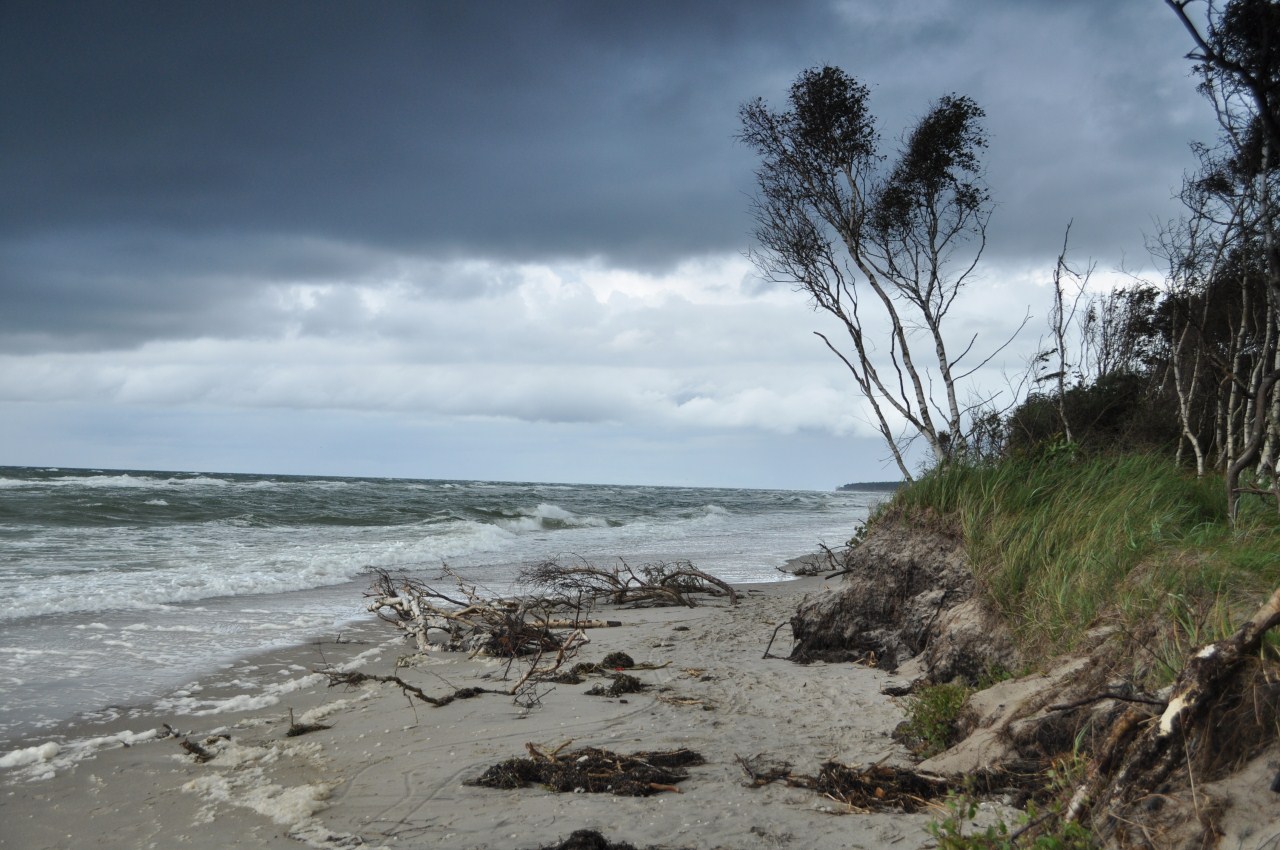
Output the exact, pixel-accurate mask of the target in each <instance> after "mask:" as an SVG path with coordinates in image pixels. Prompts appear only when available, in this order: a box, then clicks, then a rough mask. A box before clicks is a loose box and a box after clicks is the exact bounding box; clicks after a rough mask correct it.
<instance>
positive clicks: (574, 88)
mask: <svg viewBox="0 0 1280 850" xmlns="http://www.w3.org/2000/svg"><path fill="white" fill-rule="evenodd" d="M1184 41H1185V33H1182V32H1181V31H1180V29H1179V28H1178V26H1177V24H1176V22H1175V21H1174V20H1173V18H1172V15H1170V14H1168V12H1167V10H1165V9H1164V8H1163V7H1162V6H1161V4H1159V3H1155V2H1148V3H1123V4H1117V3H1113V2H1110V0H1108V2H1094V3H1072V4H1063V3H1049V2H1024V0H1019V2H1013V0H990V1H989V2H985V3H945V2H937V3H919V4H917V3H912V4H890V3H881V2H847V3H838V2H834V3H820V2H807V3H786V4H782V3H774V2H760V3H748V2H737V0H734V2H730V1H729V0H725V1H724V2H695V3H688V2H674V0H673V2H645V3H634V2H627V3H621V2H619V3H605V2H598V0H581V2H558V3H553V2H538V3H525V2H511V3H488V2H485V3H482V2H466V3H453V2H431V3H408V2H404V3H394V2H383V3H377V4H355V3H325V2H305V3H303V2H271V3H259V2H241V3H169V2H158V3H127V2H116V3H48V2H42V1H41V2H13V0H10V2H6V3H5V4H4V5H3V6H2V7H0V79H2V80H3V85H2V86H0V124H2V125H3V128H4V129H3V131H2V132H0V199H2V202H0V227H2V228H3V237H0V262H2V263H3V266H2V267H0V299H2V300H3V304H4V306H5V309H4V310H0V335H4V334H8V335H9V340H10V343H9V344H10V347H12V346H14V345H17V346H19V347H25V346H30V345H38V346H40V347H46V346H48V347H57V346H58V345H59V344H60V343H59V342H58V339H59V338H65V341H64V342H63V343H61V344H63V345H69V346H72V347H74V346H94V345H108V346H118V345H126V344H128V343H129V342H131V341H140V340H146V339H153V338H157V337H183V336H193V335H200V334H207V333H222V334H231V335H236V334H252V333H261V332H266V331H268V330H269V329H270V327H271V325H270V319H271V317H270V316H269V315H268V316H264V315H263V314H262V313H261V312H260V311H258V312H255V311H254V310H253V309H249V308H250V307H252V306H253V305H254V304H255V303H258V301H257V300H256V299H259V297H260V295H261V289H262V287H264V286H270V285H275V284H279V283H288V282H291V281H303V282H315V281H340V280H360V279H362V278H368V277H369V276H370V275H373V274H375V273H377V272H378V270H380V269H382V268H383V267H384V265H385V264H386V263H387V262H390V260H389V259H388V258H389V257H391V256H393V255H395V254H402V255H416V256H419V257H424V258H428V259H436V260H439V259H444V258H448V257H467V258H471V257H479V258H485V259H491V260H503V259H507V260H517V261H525V260H536V259H551V258H565V257H577V258H583V257H599V258H602V260H603V261H604V262H606V263H609V264H614V265H621V266H629V267H632V268H663V267H668V266H670V265H671V264H672V263H675V262H677V261H679V260H680V259H682V258H684V257H687V256H693V255H700V254H712V253H734V252H738V251H741V250H743V249H745V248H746V247H747V245H748V239H747V232H748V230H749V223H748V220H747V215H746V206H747V198H746V195H747V193H749V192H750V190H751V184H752V179H751V169H752V164H753V163H752V159H751V157H750V154H749V152H748V151H746V150H745V149H744V148H743V147H742V146H741V145H738V144H736V143H735V142H734V140H733V136H734V134H735V133H736V131H737V117H736V116H737V109H738V107H739V105H740V104H741V103H742V102H743V101H745V100H747V99H749V98H751V97H754V96H756V95H762V96H764V97H766V98H767V99H768V100H769V101H770V102H772V103H774V104H776V105H781V103H782V99H783V97H784V96H785V92H786V87H787V85H788V84H789V83H790V81H791V80H792V79H793V78H794V76H795V74H796V73H797V72H798V71H799V70H800V69H802V68H804V67H808V66H812V65H815V64H820V63H825V62H830V63H833V64H839V65H841V66H842V67H844V68H846V69H847V70H849V71H850V72H851V73H854V74H855V75H857V76H859V77H861V78H863V79H865V80H866V81H867V82H868V83H870V84H872V87H873V97H874V100H873V107H874V109H875V111H876V112H877V114H878V115H879V116H880V117H881V119H882V127H883V130H884V133H885V136H886V140H887V141H889V142H890V143H891V142H892V140H893V138H894V137H896V135H897V134H898V133H899V132H900V130H901V128H902V127H903V126H904V125H905V124H906V123H907V122H909V121H910V119H911V118H912V117H913V116H916V115H919V114H920V113H922V112H923V111H924V109H925V108H926V107H927V104H928V101H929V100H930V99H931V98H934V97H937V96H939V95H941V94H945V93H948V92H951V91H959V92H961V93H968V94H973V95H974V96H976V97H977V98H978V99H979V101H980V102H982V103H983V104H984V106H986V108H987V110H988V114H989V124H990V127H991V131H992V147H991V150H990V155H989V162H990V179H991V183H992V188H993V192H994V194H995V196H996V198H997V200H998V201H999V202H1000V205H1001V206H1000V209H999V210H998V212H997V216H996V219H995V221H994V223H993V229H992V232H991V249H990V254H989V256H990V257H992V258H993V259H997V260H998V259H1000V258H1002V257H1004V258H1012V259H1017V260H1025V261H1033V260H1034V259H1036V258H1044V257H1047V256H1051V255H1050V254H1049V253H1048V252H1051V251H1053V250H1056V246H1057V245H1058V244H1060V239H1061V229H1062V227H1063V226H1064V225H1065V223H1066V221H1067V220H1068V219H1070V218H1074V219H1075V220H1076V229H1075V231H1074V233H1075V235H1076V239H1077V245H1078V246H1080V250H1082V251H1083V252H1085V253H1088V252H1091V251H1092V252H1095V253H1104V254H1105V253H1108V252H1110V253H1115V252H1116V251H1117V250H1126V249H1125V248H1123V245H1129V246H1132V247H1130V248H1128V249H1127V250H1134V248H1137V247H1140V245H1139V244H1135V243H1140V235H1141V231H1142V229H1143V228H1144V227H1148V226H1149V221H1150V217H1151V215H1152V214H1153V211H1152V205H1153V204H1155V205H1158V204H1160V203H1162V202H1164V201H1166V200H1167V197H1168V194H1169V191H1170V189H1171V186H1172V183H1173V182H1174V181H1176V178H1177V174H1178V173H1179V171H1180V169H1181V168H1182V167H1183V166H1182V165H1181V164H1179V163H1183V162H1185V157H1184V152H1185V147H1186V142H1187V141H1188V140H1189V139H1191V138H1203V137H1204V134H1203V132H1201V131H1202V130H1203V129H1204V127H1205V126H1207V125H1206V124H1203V123H1196V122H1195V121H1192V122H1191V123H1192V124H1194V126H1188V125H1187V119H1184V118H1180V117H1178V115H1177V114H1176V110H1177V109H1179V108H1188V107H1187V104H1189V103H1190V104H1191V106H1190V107H1189V108H1190V110H1192V111H1194V109H1195V108H1197V106H1198V105H1196V104H1195V101H1194V95H1191V94H1190V90H1191V82H1190V81H1189V80H1187V78H1186V64H1187V63H1186V62H1185V60H1183V59H1182V58H1181V54H1182V53H1183V52H1184V50H1185V47H1186V45H1185V44H1184ZM1184 130H1185V132H1184ZM1120 233H1124V234H1129V235H1127V236H1125V237H1124V238H1123V239H1120V238H1119V236H1118V234H1120ZM420 284H421V285H422V286H438V288H439V293H440V294H442V295H444V296H446V297H451V298H452V297H463V296H465V295H466V294H468V293H469V292H478V291H490V290H492V289H494V288H501V287H502V286H504V285H506V284H505V282H504V281H503V280H502V279H501V278H500V277H492V278H484V279H482V280H480V281H477V282H476V285H475V287H474V288H472V284H471V283H470V282H467V281H461V282H460V281H459V280H458V278H457V277H456V276H455V277H453V278H449V277H448V276H440V277H433V278H431V279H430V280H427V279H423V280H421V281H420ZM18 333H20V334H21V336H14V334H18Z"/></svg>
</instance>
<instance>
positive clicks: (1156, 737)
mask: <svg viewBox="0 0 1280 850" xmlns="http://www.w3.org/2000/svg"><path fill="white" fill-rule="evenodd" d="M1278 624H1280V589H1278V590H1276V591H1275V593H1273V594H1272V595H1271V598H1270V599H1269V600H1268V601H1267V603H1266V604H1265V605H1263V606H1262V607H1261V608H1259V609H1258V611H1257V612H1256V613H1255V614H1254V615H1253V617H1251V618H1250V619H1249V621H1248V622H1247V623H1245V624H1244V625H1243V626H1241V627H1240V628H1239V629H1238V630H1237V631H1236V633H1235V634H1234V635H1232V636H1231V637H1229V638H1227V639H1225V640H1220V641H1218V642H1216V643H1211V644H1209V645H1207V646H1205V647H1204V648H1202V649H1201V650H1200V651H1199V652H1197V653H1196V654H1195V655H1193V656H1192V657H1191V659H1190V660H1189V661H1188V662H1187V664H1186V666H1185V667H1184V668H1183V669H1182V672H1181V673H1179V675H1178V678H1177V680H1176V681H1175V682H1174V686H1173V691H1172V693H1171V694H1170V697H1169V701H1168V703H1167V705H1166V706H1165V707H1164V710H1163V712H1161V713H1160V714H1158V715H1156V714H1154V713H1153V712H1151V711H1150V710H1149V709H1144V708H1139V707H1136V706H1135V707H1133V708H1130V709H1129V710H1128V711H1127V712H1126V713H1125V714H1124V715H1123V716H1122V717H1121V718H1120V720H1119V721H1117V722H1116V724H1115V725H1114V726H1113V727H1112V730H1111V734H1110V735H1109V736H1108V738H1107V740H1106V742H1105V743H1104V744H1103V746H1102V747H1101V748H1100V749H1099V750H1098V753H1097V756H1096V758H1095V759H1094V762H1093V764H1092V765H1091V769H1090V772H1089V775H1088V776H1087V778H1086V779H1085V781H1084V782H1083V783H1082V784H1081V785H1080V786H1079V787H1078V788H1077V789H1076V792H1075V794H1074V795H1073V797H1072V799H1071V802H1070V804H1069V806H1068V808H1067V813H1066V817H1067V819H1068V820H1077V821H1082V822H1088V823H1091V824H1092V826H1093V829H1094V832H1095V834H1097V835H1099V836H1100V837H1102V838H1109V837H1112V836H1115V835H1116V834H1117V833H1120V832H1124V833H1130V832H1133V831H1132V830H1131V829H1130V828H1129V826H1128V825H1127V824H1128V821H1130V820H1133V818H1131V817H1129V815H1130V813H1131V811H1132V810H1133V808H1134V807H1135V806H1139V805H1143V804H1145V803H1147V802H1150V803H1152V804H1158V801H1159V800H1160V799H1162V798H1163V796H1164V795H1166V794H1167V793H1168V791H1169V790H1170V787H1171V784H1172V783H1180V782H1181V781H1182V780H1183V779H1184V778H1185V780H1186V781H1187V782H1192V781H1194V780H1195V777H1194V775H1192V773H1191V771H1192V764H1193V761H1195V760H1198V759H1202V758H1204V757H1205V754H1206V750H1212V749H1213V747H1211V746H1210V747H1206V746H1204V745H1205V744H1206V743H1209V742H1211V741H1212V736H1213V734H1214V727H1215V726H1216V725H1217V724H1218V722H1219V720H1220V719H1221V718H1220V716H1219V715H1220V714H1221V711H1219V710H1218V709H1219V708H1220V707H1221V705H1222V700H1223V699H1224V698H1227V697H1229V696H1230V693H1231V692H1232V691H1233V690H1239V688H1238V687H1237V685H1238V683H1239V673H1240V671H1241V669H1242V667H1243V664H1244V662H1246V661H1247V660H1249V659H1251V658H1253V657H1256V655H1257V653H1258V650H1259V648H1260V646H1261V644H1262V639H1263V636H1264V635H1265V634H1266V633H1267V631H1269V630H1270V629H1272V628H1273V627H1275V626H1276V625H1278ZM1183 773H1186V774H1187V775H1186V776H1185V777H1184V776H1183V775H1182V774H1183ZM1130 837H1131V838H1132V839H1133V841H1132V843H1134V844H1136V845H1137V846H1143V845H1144V844H1145V845H1147V846H1152V845H1151V842H1150V841H1148V840H1145V839H1143V837H1142V836H1141V835H1140V834H1138V833H1134V834H1133V835H1131V836H1130ZM1127 843H1128V842H1127Z"/></svg>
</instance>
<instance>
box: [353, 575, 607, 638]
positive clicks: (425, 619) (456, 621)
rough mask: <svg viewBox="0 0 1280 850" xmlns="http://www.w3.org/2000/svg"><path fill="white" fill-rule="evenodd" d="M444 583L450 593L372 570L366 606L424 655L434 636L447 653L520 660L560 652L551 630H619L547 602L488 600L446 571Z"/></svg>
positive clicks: (555, 635)
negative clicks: (560, 613)
mask: <svg viewBox="0 0 1280 850" xmlns="http://www.w3.org/2000/svg"><path fill="white" fill-rule="evenodd" d="M442 578H447V579H449V580H451V581H452V582H453V585H454V586H453V587H452V588H449V589H448V591H447V592H446V591H444V590H441V589H439V588H438V587H436V586H435V585H431V584H428V583H426V582H423V581H420V580H418V579H414V578H410V577H408V576H393V575H392V574H391V573H389V572H387V571H386V570H381V569H379V570H374V573H373V581H372V582H371V584H370V588H369V590H368V591H366V592H365V597H366V598H367V599H369V600H370V601H369V603H368V606H367V607H368V609H369V610H370V611H372V612H373V613H375V614H377V615H378V617H380V618H381V619H382V620H384V621H386V622H388V623H391V624H392V625H393V626H395V627H396V628H398V629H401V630H402V631H404V632H405V634H406V635H407V636H412V637H413V639H414V642H415V643H416V645H417V647H418V651H419V652H422V653H427V652H430V651H431V649H432V632H435V633H436V636H437V637H438V638H439V641H438V642H439V643H440V644H441V645H442V646H443V647H444V648H446V649H451V650H459V649H467V650H469V651H471V652H472V653H473V654H476V653H483V654H486V655H493V656H497V657H500V658H516V657H523V656H528V655H536V654H541V653H545V652H550V651H554V650H556V649H558V648H559V647H560V645H561V643H562V642H563V641H564V636H563V635H557V634H556V633H555V632H553V631H552V630H553V629H570V630H572V631H573V632H574V633H577V632H578V631H579V630H581V629H590V628H605V627H609V626H618V625H621V623H619V622H617V621H612V620H593V619H589V618H583V617H552V616H551V609H552V608H553V607H554V606H553V604H552V603H551V602H549V601H548V600H544V599H537V598H529V599H503V598H500V597H499V598H493V597H486V596H485V595H484V594H482V593H480V592H479V590H478V589H477V587H476V586H475V585H468V584H467V583H466V582H464V581H463V579H462V577H461V576H459V575H457V574H456V573H454V572H453V571H452V570H449V569H448V568H447V567H446V568H445V569H444V572H443V575H442ZM580 610H581V607H580V606H578V607H577V608H575V612H577V611H580ZM579 642H580V643H581V642H584V641H581V640H580V641H579Z"/></svg>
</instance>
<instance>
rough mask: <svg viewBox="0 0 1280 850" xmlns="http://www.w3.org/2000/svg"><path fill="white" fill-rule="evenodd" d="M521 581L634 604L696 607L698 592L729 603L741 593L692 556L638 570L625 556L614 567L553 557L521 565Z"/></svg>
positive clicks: (569, 595)
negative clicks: (700, 566)
mask: <svg viewBox="0 0 1280 850" xmlns="http://www.w3.org/2000/svg"><path fill="white" fill-rule="evenodd" d="M520 582H521V583H522V584H527V585H529V586H531V587H536V588H539V589H541V590H546V591H551V592H552V593H555V594H558V595H559V596H561V597H562V598H574V597H576V598H579V599H581V598H583V597H586V598H588V599H600V600H606V601H608V602H609V603H611V604H614V605H629V606H632V607H646V606H661V605H683V606H685V607H688V608H694V607H696V606H697V602H696V601H695V600H694V596H695V595H698V594H703V595H708V596H725V597H728V599H729V603H730V604H731V605H737V604H738V593H737V591H735V590H734V589H733V587H732V586H731V585H729V584H728V583H727V582H724V581H721V580H720V579H718V578H716V577H715V576H713V575H711V574H709V573H705V572H703V571H702V570H699V569H697V568H695V567H694V566H693V565H692V564H691V563H689V562H688V561H675V562H673V563H656V564H644V565H642V566H640V567H639V568H638V570H637V569H633V568H632V567H631V565H629V564H628V563H627V562H626V561H624V560H621V559H620V560H619V561H618V563H617V565H616V566H614V567H611V568H605V567H597V566H595V565H593V564H591V563H589V562H588V561H586V560H584V559H582V558H578V559H576V560H575V561H572V562H570V563H562V562H561V561H559V560H557V559H552V560H549V561H543V562H541V563H538V564H534V565H532V566H529V567H526V568H525V569H523V570H522V571H521V573H520Z"/></svg>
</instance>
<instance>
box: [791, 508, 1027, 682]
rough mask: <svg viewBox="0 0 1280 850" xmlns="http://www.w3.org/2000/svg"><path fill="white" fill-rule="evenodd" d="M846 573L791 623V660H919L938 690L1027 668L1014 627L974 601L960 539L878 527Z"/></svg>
mask: <svg viewBox="0 0 1280 850" xmlns="http://www.w3.org/2000/svg"><path fill="white" fill-rule="evenodd" d="M843 567H844V570H845V575H844V580H843V584H842V586H841V588H840V589H839V590H838V591H837V592H835V593H831V594H828V595H826V596H823V597H820V598H818V599H816V600H814V601H812V602H809V603H807V604H805V605H802V606H801V607H800V608H799V610H797V611H796V613H795V615H794V616H793V617H792V619H791V626H792V629H793V632H794V635H795V646H794V649H793V651H792V655H791V657H792V659H793V660H795V661H847V660H863V661H868V662H872V663H874V666H876V667H879V668H881V669H884V670H889V671H895V670H897V669H898V667H899V666H900V665H902V664H903V663H904V662H907V661H908V660H911V659H915V658H918V659H919V660H920V663H921V664H923V670H922V672H923V673H924V675H925V676H926V677H927V678H928V679H929V680H930V681H935V682H945V681H950V680H951V679H954V678H957V677H960V678H963V679H965V680H966V681H970V682H976V681H978V680H979V679H981V678H983V676H984V675H986V674H987V673H988V672H989V671H990V670H993V669H997V668H999V669H1004V670H1013V669H1016V668H1017V667H1018V666H1020V665H1021V663H1022V659H1021V658H1020V657H1019V656H1018V653H1017V650H1016V649H1015V647H1014V643H1013V640H1012V637H1011V635H1010V634H1009V630H1008V628H1007V627H1006V626H1005V625H1004V623H1003V622H1002V621H1001V620H1000V618H999V617H998V616H997V615H996V614H995V613H994V612H993V611H991V610H990V608H989V606H988V605H987V604H986V603H985V601H984V600H983V599H981V597H979V596H976V595H975V592H974V591H975V582H974V577H973V570H972V569H971V568H970V566H969V560H968V555H967V553H966V552H965V550H964V546H963V544H962V542H961V541H960V539H959V538H958V537H956V536H955V535H952V534H948V533H946V532H943V531H938V530H932V529H927V528H920V527H914V526H910V525H907V524H905V523H886V524H882V525H880V526H878V527H877V528H876V529H875V530H874V531H873V532H872V533H871V535H870V536H869V537H867V539H866V540H864V541H863V542H862V543H861V544H860V545H859V546H857V547H855V548H853V549H851V550H850V551H848V552H847V553H845V555H844V565H843Z"/></svg>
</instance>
